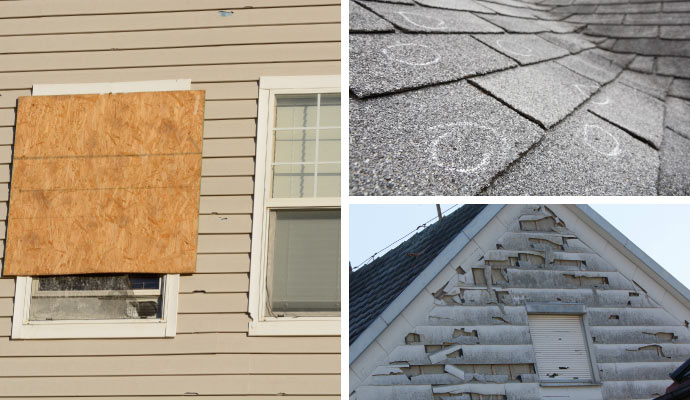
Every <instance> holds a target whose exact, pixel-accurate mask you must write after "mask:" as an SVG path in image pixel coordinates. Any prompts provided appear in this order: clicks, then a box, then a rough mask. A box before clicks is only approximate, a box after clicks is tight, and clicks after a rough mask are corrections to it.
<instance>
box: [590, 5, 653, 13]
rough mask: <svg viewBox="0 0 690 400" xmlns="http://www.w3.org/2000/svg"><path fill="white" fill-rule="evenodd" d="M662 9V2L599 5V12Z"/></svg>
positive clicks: (637, 11) (641, 11) (631, 11)
mask: <svg viewBox="0 0 690 400" xmlns="http://www.w3.org/2000/svg"><path fill="white" fill-rule="evenodd" d="M659 11H661V3H643V4H602V5H600V6H599V7H597V11H596V12H597V14H637V13H653V12H659Z"/></svg>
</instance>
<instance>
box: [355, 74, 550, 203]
mask: <svg viewBox="0 0 690 400" xmlns="http://www.w3.org/2000/svg"><path fill="white" fill-rule="evenodd" d="M381 115H386V118H380V116H381ZM542 135H543V132H542V130H541V129H540V128H539V127H538V126H537V125H535V124H533V123H532V122H530V121H528V120H526V119H525V118H523V117H521V116H520V115H518V114H517V113H515V112H514V111H513V110H511V109H510V108H507V107H504V106H503V105H502V104H501V103H500V102H498V101H497V100H496V99H494V98H492V97H491V96H488V95H486V94H483V93H481V92H480V91H479V90H478V89H476V88H474V87H472V86H471V85H469V84H467V83H465V82H462V83H451V84H447V85H440V86H435V87H431V88H426V89H422V90H416V91H414V92H405V93H401V94H396V95H392V96H386V97H375V98H372V99H369V100H363V101H353V102H351V103H350V171H351V173H350V186H351V187H350V190H351V192H352V193H354V194H369V195H371V194H378V195H431V194H439V195H473V194H475V193H477V192H478V191H479V190H480V189H481V188H483V187H484V186H486V185H487V184H488V183H489V182H490V181H491V177H492V176H494V175H495V174H496V173H498V172H499V171H501V170H502V169H504V168H505V167H506V166H507V165H508V164H509V163H511V162H512V161H513V160H515V159H516V158H518V157H519V156H520V154H521V153H523V152H525V151H526V150H527V149H529V147H530V146H532V145H533V144H534V143H535V142H536V141H538V140H539V139H540V138H541V137H542Z"/></svg>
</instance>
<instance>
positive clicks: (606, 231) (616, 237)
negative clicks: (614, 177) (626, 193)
mask: <svg viewBox="0 0 690 400" xmlns="http://www.w3.org/2000/svg"><path fill="white" fill-rule="evenodd" d="M567 207H568V208H570V209H571V210H572V211H573V212H575V213H576V214H578V215H579V216H586V217H587V218H583V221H585V223H587V224H588V225H589V226H590V227H592V228H594V229H595V230H596V231H597V232H598V233H599V234H601V235H602V236H603V237H604V238H605V239H606V240H608V241H609V242H610V243H611V244H612V245H613V246H614V248H615V249H616V250H618V251H620V252H621V253H622V254H624V255H625V256H626V257H628V258H629V259H630V260H632V261H633V262H634V263H635V264H636V265H637V266H639V267H640V268H642V270H643V271H644V272H646V273H647V274H648V275H649V276H650V277H651V278H652V279H654V280H655V281H656V282H657V283H658V284H660V285H661V286H662V287H664V288H665V289H666V290H668V291H669V293H671V294H672V295H673V297H675V298H676V299H677V300H678V301H680V302H681V303H682V304H684V305H685V306H686V307H690V290H689V289H688V288H687V287H685V286H684V285H683V284H682V283H680V282H679V281H678V280H677V279H676V278H674V277H673V275H671V274H670V273H669V272H668V271H666V270H665V269H664V268H663V267H662V266H661V265H659V264H657V262H656V261H654V260H653V259H652V258H651V257H649V256H648V255H647V254H646V253H645V252H644V251H642V249H640V248H639V247H637V246H636V245H635V243H633V242H632V241H630V239H628V238H627V237H625V235H623V234H622V233H621V232H620V231H619V230H618V229H616V228H615V227H614V226H613V225H611V224H610V223H609V222H608V221H606V220H605V219H604V218H603V217H602V216H601V215H599V213H597V212H596V211H594V209H593V208H592V207H590V206H588V205H586V204H575V205H570V206H567Z"/></svg>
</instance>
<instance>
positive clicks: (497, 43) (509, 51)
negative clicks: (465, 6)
mask: <svg viewBox="0 0 690 400" xmlns="http://www.w3.org/2000/svg"><path fill="white" fill-rule="evenodd" d="M474 37H475V38H476V39H478V40H480V41H481V42H482V43H485V44H486V45H488V46H490V47H491V48H493V49H494V50H496V51H498V52H499V53H502V54H505V55H506V56H508V57H510V58H512V59H514V60H516V61H517V62H519V63H520V64H522V65H527V64H534V63H536V62H539V61H544V60H550V59H553V58H558V57H563V56H566V55H568V54H570V53H569V52H568V51H567V50H565V49H563V48H561V47H559V46H556V45H554V44H551V43H550V42H548V41H546V40H544V39H542V38H540V37H539V36H537V35H529V34H489V35H475V36H474Z"/></svg>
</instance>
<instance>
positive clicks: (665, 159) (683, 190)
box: [659, 129, 690, 196]
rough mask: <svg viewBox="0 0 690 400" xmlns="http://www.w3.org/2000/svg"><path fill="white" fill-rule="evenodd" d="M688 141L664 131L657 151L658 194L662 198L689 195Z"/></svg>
mask: <svg viewBox="0 0 690 400" xmlns="http://www.w3.org/2000/svg"><path fill="white" fill-rule="evenodd" d="M688 154H690V140H688V139H686V138H684V137H682V136H680V135H678V134H677V133H675V132H673V131H671V130H670V129H666V131H665V132H664V142H663V143H662V144H661V149H660V150H659V158H660V163H661V165H660V166H659V194H660V195H662V196H688V195H690V162H688Z"/></svg>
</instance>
